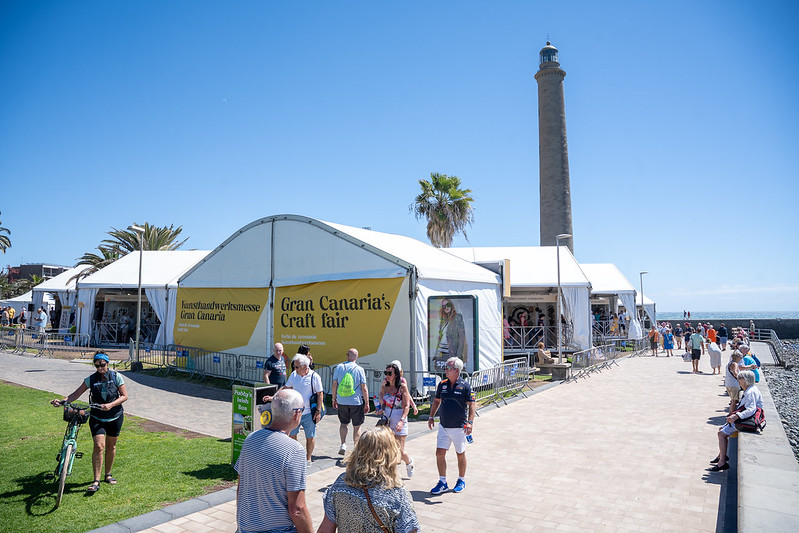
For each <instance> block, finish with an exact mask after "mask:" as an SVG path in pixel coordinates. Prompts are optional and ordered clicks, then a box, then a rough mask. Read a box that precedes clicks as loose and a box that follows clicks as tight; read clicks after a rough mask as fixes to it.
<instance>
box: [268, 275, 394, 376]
mask: <svg viewBox="0 0 799 533" xmlns="http://www.w3.org/2000/svg"><path fill="white" fill-rule="evenodd" d="M403 280H404V278H391V279H356V280H343V281H324V282H319V283H308V284H305V285H292V286H289V287H277V288H276V289H275V305H274V311H273V312H274V338H275V342H281V343H283V346H284V348H285V350H286V353H287V354H294V353H296V350H297V348H298V347H299V345H301V344H307V345H308V346H310V348H311V353H312V354H313V356H314V362H318V363H322V364H335V363H340V362H341V361H342V360H343V359H344V354H345V353H346V351H347V349H349V348H351V347H353V346H354V347H356V348H358V351H359V352H360V353H361V355H369V354H373V353H376V352H377V350H378V348H379V347H380V341H381V340H382V339H383V334H384V332H385V330H386V325H387V324H388V320H389V318H390V317H391V313H392V311H393V310H394V308H395V303H396V301H397V295H398V294H399V291H400V288H401V286H402V283H403Z"/></svg>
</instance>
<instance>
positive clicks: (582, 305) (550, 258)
mask: <svg viewBox="0 0 799 533" xmlns="http://www.w3.org/2000/svg"><path fill="white" fill-rule="evenodd" d="M446 251H447V252H449V253H451V254H453V255H456V256H457V257H460V258H461V259H465V260H467V261H471V262H473V263H476V264H481V263H482V264H487V263H496V262H497V261H502V260H504V259H508V260H510V285H511V291H512V292H513V291H518V290H520V289H521V290H524V289H553V288H554V289H555V292H557V286H558V252H557V247H555V246H537V247H536V246H509V247H478V248H469V247H467V248H446ZM560 287H561V291H562V293H563V307H564V309H563V316H564V317H566V320H567V321H569V322H571V323H572V327H573V337H572V338H573V341H574V343H575V344H576V345H577V346H578V347H579V348H581V349H588V348H590V347H591V316H590V311H591V305H590V301H589V291H590V289H591V283H590V282H589V281H588V278H587V277H586V276H585V274H584V273H583V271H582V270H581V269H580V265H579V264H578V263H577V261H576V260H575V259H574V256H573V255H572V253H571V251H570V250H569V249H568V248H567V247H565V246H561V247H560Z"/></svg>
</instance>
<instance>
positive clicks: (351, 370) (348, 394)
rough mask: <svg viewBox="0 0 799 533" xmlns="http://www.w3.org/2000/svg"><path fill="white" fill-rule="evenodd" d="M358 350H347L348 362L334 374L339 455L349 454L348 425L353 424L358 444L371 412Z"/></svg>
mask: <svg viewBox="0 0 799 533" xmlns="http://www.w3.org/2000/svg"><path fill="white" fill-rule="evenodd" d="M356 359H358V350H356V349H355V348H350V349H349V350H347V360H346V361H345V362H343V363H341V364H340V365H338V366H337V367H336V370H335V371H334V372H333V409H336V410H337V411H338V421H339V422H340V424H341V425H340V426H339V431H338V433H339V436H340V437H341V446H340V447H339V449H338V453H339V454H341V455H344V454H345V453H347V432H348V427H347V426H348V425H349V424H350V422H352V442H353V444H354V443H356V442H358V437H359V436H360V434H361V425H362V424H363V421H364V416H365V415H366V413H368V412H369V390H368V389H367V387H366V373H365V372H364V371H363V367H361V366H360V365H359V364H358V363H356V362H355V360H356Z"/></svg>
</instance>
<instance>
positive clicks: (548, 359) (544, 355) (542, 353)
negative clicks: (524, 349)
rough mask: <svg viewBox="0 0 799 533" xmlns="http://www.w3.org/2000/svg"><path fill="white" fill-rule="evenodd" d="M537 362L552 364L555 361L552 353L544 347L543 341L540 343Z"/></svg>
mask: <svg viewBox="0 0 799 533" xmlns="http://www.w3.org/2000/svg"><path fill="white" fill-rule="evenodd" d="M536 361H537V364H542V365H551V364H552V363H554V362H555V360H554V359H553V358H552V353H551V352H550V351H549V350H547V349H546V348H545V347H544V343H543V342H539V343H538V354H537V358H536Z"/></svg>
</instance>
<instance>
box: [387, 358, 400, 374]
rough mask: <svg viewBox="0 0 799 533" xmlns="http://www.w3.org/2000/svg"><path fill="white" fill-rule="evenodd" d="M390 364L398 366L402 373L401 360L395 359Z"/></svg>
mask: <svg viewBox="0 0 799 533" xmlns="http://www.w3.org/2000/svg"><path fill="white" fill-rule="evenodd" d="M389 364H390V365H397V368H399V371H400V372H402V363H400V362H399V359H394V360H393V361H391V362H390V363H389Z"/></svg>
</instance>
